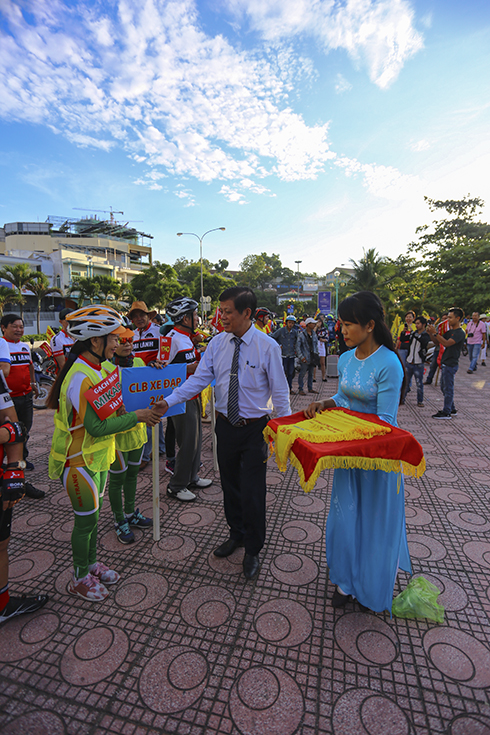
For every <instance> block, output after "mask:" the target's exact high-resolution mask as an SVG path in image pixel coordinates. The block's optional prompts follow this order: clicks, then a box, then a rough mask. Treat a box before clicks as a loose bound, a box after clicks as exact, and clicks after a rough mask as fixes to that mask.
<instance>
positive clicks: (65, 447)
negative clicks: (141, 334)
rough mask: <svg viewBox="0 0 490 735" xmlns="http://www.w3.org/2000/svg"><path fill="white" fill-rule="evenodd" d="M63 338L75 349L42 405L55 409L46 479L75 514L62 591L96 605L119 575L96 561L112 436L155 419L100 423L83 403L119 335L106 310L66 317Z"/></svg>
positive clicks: (143, 413)
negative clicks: (57, 484) (56, 482)
mask: <svg viewBox="0 0 490 735" xmlns="http://www.w3.org/2000/svg"><path fill="white" fill-rule="evenodd" d="M67 321H68V329H67V331H68V334H69V335H70V336H71V337H73V339H74V340H76V341H75V344H74V345H73V347H72V348H71V351H70V353H69V354H68V355H67V359H66V362H65V364H64V366H63V368H62V370H61V371H60V373H59V375H58V376H57V378H56V381H55V383H54V385H53V387H52V389H51V392H50V395H49V399H48V406H49V407H50V408H55V409H57V411H56V414H55V418H54V423H55V430H54V434H53V443H52V447H51V453H50V456H49V476H50V478H51V479H55V478H58V477H59V478H60V479H61V481H62V483H63V486H64V487H65V489H66V491H67V493H68V496H69V498H70V501H71V504H72V507H73V511H74V513H75V524H74V527H73V533H72V538H71V542H72V551H73V566H74V570H73V575H72V579H71V581H70V582H69V584H68V592H69V593H70V594H72V595H76V596H79V597H82V598H84V599H86V600H90V601H95V602H101V601H102V600H104V599H105V598H106V597H107V595H108V594H109V593H108V590H107V588H106V585H112V584H115V583H116V582H117V581H118V580H119V578H120V577H119V574H118V573H117V572H115V571H114V570H113V569H109V568H108V567H107V566H106V565H105V564H103V563H102V562H98V561H97V548H96V544H97V521H98V518H99V510H100V507H101V505H102V499H103V495H104V488H105V483H106V479H107V473H108V470H109V468H110V466H111V464H112V463H113V462H114V460H115V457H116V441H115V435H116V434H117V433H119V432H126V431H128V430H130V429H132V428H134V427H135V426H136V425H137V424H138V423H139V422H141V421H143V422H145V423H146V424H148V425H149V426H153V425H155V424H156V423H158V421H159V416H158V415H157V413H156V411H154V410H153V409H149V408H146V409H139V410H138V411H133V412H131V413H124V415H118V414H120V413H122V411H118V412H117V413H114V414H113V415H112V416H110V417H109V418H107V419H105V420H101V419H100V418H99V417H98V416H97V414H96V412H95V411H94V409H93V408H92V406H91V405H90V403H88V401H87V398H86V395H85V394H86V392H87V391H88V390H90V388H92V387H93V386H94V385H97V383H99V382H100V381H101V380H102V379H103V378H105V377H107V375H108V374H109V372H110V371H108V370H107V369H104V368H103V367H102V363H103V362H104V361H105V360H110V359H112V357H113V355H114V352H115V350H116V347H117V345H118V343H119V335H120V334H124V332H125V328H124V327H123V326H122V320H121V316H120V315H119V314H118V313H117V312H116V311H114V310H113V309H110V308H109V307H106V306H99V305H91V306H85V307H82V308H81V309H77V310H76V311H73V312H72V313H71V314H69V315H68V316H67Z"/></svg>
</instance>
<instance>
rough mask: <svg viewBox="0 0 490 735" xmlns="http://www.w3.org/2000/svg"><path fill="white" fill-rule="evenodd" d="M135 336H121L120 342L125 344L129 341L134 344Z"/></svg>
mask: <svg viewBox="0 0 490 735" xmlns="http://www.w3.org/2000/svg"><path fill="white" fill-rule="evenodd" d="M133 339H134V337H119V344H120V345H125V344H126V343H127V342H131V344H133Z"/></svg>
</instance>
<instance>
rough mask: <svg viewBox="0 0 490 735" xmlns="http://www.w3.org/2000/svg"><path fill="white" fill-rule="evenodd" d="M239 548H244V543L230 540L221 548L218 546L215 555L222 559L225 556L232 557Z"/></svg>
mask: <svg viewBox="0 0 490 735" xmlns="http://www.w3.org/2000/svg"><path fill="white" fill-rule="evenodd" d="M239 546H243V541H239V540H237V539H234V538H229V539H228V540H227V541H225V542H224V543H223V544H221V546H218V548H217V549H215V550H214V551H213V554H214V555H215V556H218V557H219V558H220V559H222V558H224V557H225V556H230V554H233V552H234V551H235V549H238V547H239Z"/></svg>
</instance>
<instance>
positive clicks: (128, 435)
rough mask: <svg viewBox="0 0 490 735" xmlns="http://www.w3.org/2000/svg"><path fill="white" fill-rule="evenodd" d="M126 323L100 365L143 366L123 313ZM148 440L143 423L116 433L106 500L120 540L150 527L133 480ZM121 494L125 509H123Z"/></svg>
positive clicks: (128, 539) (125, 540)
mask: <svg viewBox="0 0 490 735" xmlns="http://www.w3.org/2000/svg"><path fill="white" fill-rule="evenodd" d="M123 324H124V326H125V327H126V331H125V333H124V334H121V335H119V344H118V346H117V347H116V351H115V353H114V357H113V358H112V361H111V362H110V363H107V362H105V363H102V367H107V369H108V370H109V371H110V370H114V369H117V368H119V370H122V369H124V368H128V367H145V364H146V363H145V361H144V360H142V359H141V357H134V355H133V339H134V332H133V331H132V330H131V329H130V328H129V320H128V319H127V318H126V317H123ZM146 442H147V433H146V426H145V425H144V424H137V425H136V426H135V427H134V428H133V429H130V430H129V431H125V432H123V433H121V434H116V459H115V460H114V462H113V463H112V464H111V467H110V470H109V501H110V503H111V510H112V513H113V515H114V526H115V530H116V535H117V538H118V540H119V541H120V542H121V543H122V544H132V543H133V542H134V533H133V531H132V530H131V528H130V526H133V527H135V528H142V529H143V530H144V529H145V528H149V527H150V526H151V525H152V520H151V518H146V516H144V515H143V514H142V513H140V510H139V508H136V510H135V507H134V506H135V498H136V484H137V481H138V472H139V469H140V464H141V457H142V456H143V447H144V445H145V444H146ZM123 494H124V510H123Z"/></svg>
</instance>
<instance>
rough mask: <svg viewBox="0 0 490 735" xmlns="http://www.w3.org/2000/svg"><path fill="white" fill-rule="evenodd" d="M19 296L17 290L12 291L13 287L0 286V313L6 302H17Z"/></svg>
mask: <svg viewBox="0 0 490 735" xmlns="http://www.w3.org/2000/svg"><path fill="white" fill-rule="evenodd" d="M20 298H21V297H19V294H18V292H17V291H14V289H13V288H9V287H8V286H0V314H3V310H4V308H5V305H6V304H18V303H19V302H20Z"/></svg>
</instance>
